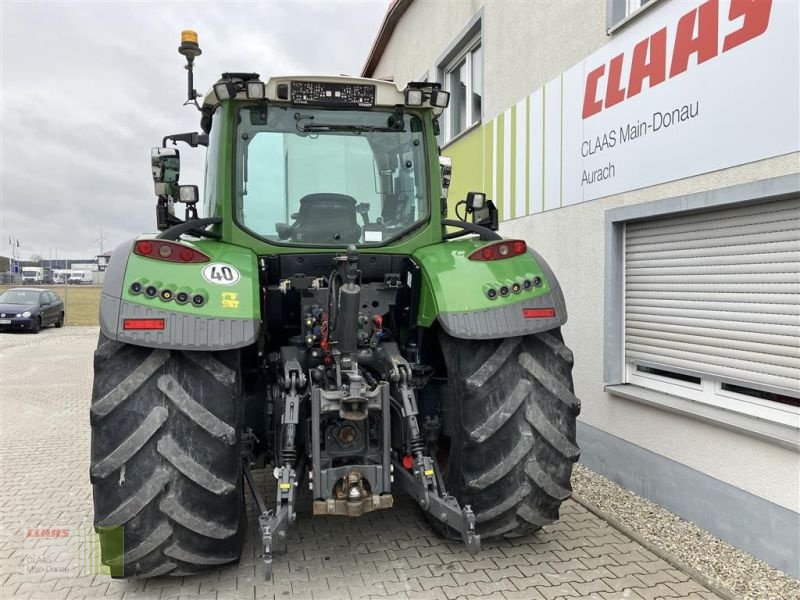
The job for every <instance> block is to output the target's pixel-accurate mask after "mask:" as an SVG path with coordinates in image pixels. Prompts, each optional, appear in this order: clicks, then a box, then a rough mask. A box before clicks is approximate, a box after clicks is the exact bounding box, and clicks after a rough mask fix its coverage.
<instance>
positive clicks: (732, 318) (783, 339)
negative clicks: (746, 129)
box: [625, 198, 800, 397]
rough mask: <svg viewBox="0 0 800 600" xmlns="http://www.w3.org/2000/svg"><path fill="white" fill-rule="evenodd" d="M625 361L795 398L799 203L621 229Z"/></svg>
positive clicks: (799, 381) (799, 376)
mask: <svg viewBox="0 0 800 600" xmlns="http://www.w3.org/2000/svg"><path fill="white" fill-rule="evenodd" d="M625 358H626V360H627V361H629V362H631V363H634V364H645V365H648V366H654V367H657V368H662V369H665V370H675V371H677V372H683V373H689V374H695V375H697V376H701V377H702V376H709V377H712V378H716V379H718V380H721V381H724V382H729V383H734V384H737V385H744V386H747V387H751V388H755V389H762V390H766V391H773V392H778V393H781V394H786V395H789V396H794V397H798V396H800V198H797V199H790V200H779V201H773V202H767V203H761V204H748V205H744V206H737V207H734V208H728V209H724V210H715V211H710V212H703V213H694V214H688V215H681V216H676V217H670V218H663V219H657V220H651V221H642V222H635V223H629V224H628V225H627V227H626V231H625Z"/></svg>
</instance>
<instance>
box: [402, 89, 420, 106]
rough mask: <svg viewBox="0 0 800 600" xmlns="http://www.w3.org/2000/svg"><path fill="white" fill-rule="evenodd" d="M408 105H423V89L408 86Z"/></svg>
mask: <svg viewBox="0 0 800 600" xmlns="http://www.w3.org/2000/svg"><path fill="white" fill-rule="evenodd" d="M405 97H406V106H422V102H423V101H424V99H425V98H424V96H423V93H422V90H415V89H412V88H408V89H406V91H405Z"/></svg>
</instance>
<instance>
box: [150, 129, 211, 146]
mask: <svg viewBox="0 0 800 600" xmlns="http://www.w3.org/2000/svg"><path fill="white" fill-rule="evenodd" d="M170 140H171V141H172V143H173V144H177V143H178V142H184V143H185V144H188V145H189V146H191V147H192V148H197V147H198V146H205V147H206V148H207V147H208V134H207V133H197V132H196V131H191V132H189V133H173V134H170V135H165V136H164V139H162V140H161V146H162V147H163V148H166V147H167V141H170Z"/></svg>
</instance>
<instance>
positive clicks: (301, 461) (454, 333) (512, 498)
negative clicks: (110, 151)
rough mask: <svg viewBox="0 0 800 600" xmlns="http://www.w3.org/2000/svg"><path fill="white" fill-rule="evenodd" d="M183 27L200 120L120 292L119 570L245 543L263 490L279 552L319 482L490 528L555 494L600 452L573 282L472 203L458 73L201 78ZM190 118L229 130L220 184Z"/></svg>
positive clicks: (459, 533)
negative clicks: (571, 300)
mask: <svg viewBox="0 0 800 600" xmlns="http://www.w3.org/2000/svg"><path fill="white" fill-rule="evenodd" d="M180 52H181V54H183V55H184V56H185V57H186V58H187V70H188V73H189V84H188V102H187V103H190V104H194V105H195V106H196V107H197V108H198V109H199V111H200V126H201V129H202V133H197V132H192V133H181V134H173V135H168V136H166V137H165V138H164V140H163V142H162V145H161V146H160V147H158V148H154V149H153V152H152V167H153V178H154V182H155V189H156V196H157V202H156V220H157V225H158V230H159V233H158V234H153V235H142V236H139V237H138V238H136V239H134V240H130V241H128V242H126V243H124V244H123V245H121V246H120V247H119V248H117V250H116V251H115V252H114V253H113V257H112V260H111V263H110V265H109V267H108V270H107V272H106V278H105V285H104V288H103V294H102V300H101V307H100V322H101V334H100V340H99V343H98V347H97V351H96V353H95V380H94V390H93V397H92V405H91V424H92V457H91V479H92V483H93V486H94V505H95V526H96V528H97V530H98V531H99V533H100V538H101V544H102V549H103V561H104V562H105V563H106V564H108V565H110V566H111V568H112V574H113V575H114V576H117V577H134V576H135V577H151V576H157V575H163V574H172V575H186V574H191V573H196V572H199V571H203V570H207V569H209V568H214V567H217V566H219V565H224V564H227V563H232V562H235V561H237V560H238V558H239V555H240V552H241V547H242V543H243V536H244V528H245V525H246V515H245V511H244V505H245V503H244V495H245V493H251V494H252V495H253V498H254V501H255V503H256V506H257V507H258V511H259V513H260V516H259V518H258V527H259V529H260V533H261V539H262V541H263V556H264V561H265V565H266V573H267V576H269V575H270V573H271V565H272V560H273V553H274V552H276V551H277V550H283V549H284V547H285V539H286V537H287V532H288V530H289V528H290V527H291V526H292V524H293V523H294V521H295V520H296V510H297V506H298V503H299V502H311V503H312V508H313V514H314V515H325V516H327V517H334V516H338V517H340V518H357V517H359V516H361V515H363V514H365V513H368V512H371V511H375V510H391V509H392V506H393V503H394V494H396V493H397V492H398V491H399V490H402V491H403V492H405V493H407V494H409V495H410V496H411V497H412V498H414V499H415V500H416V501H417V503H418V504H419V506H420V507H421V509H422V511H424V513H425V514H426V516H427V518H428V520H429V521H430V523H431V526H432V527H433V528H435V529H436V530H437V531H438V532H439V533H440V534H441V535H443V536H446V537H448V538H453V539H460V540H462V541H463V543H464V544H465V545H466V547H467V549H468V550H469V551H471V552H477V551H478V550H479V548H480V544H481V540H485V539H487V538H498V537H511V536H519V535H525V534H528V533H531V532H533V531H536V530H537V529H539V528H540V527H542V526H543V525H545V524H548V523H552V522H554V521H555V520H557V519H558V514H559V506H560V505H561V503H562V502H563V501H564V500H565V499H566V498H567V497H568V496H569V494H570V475H571V471H572V465H573V463H574V462H575V461H576V460H577V459H578V454H579V451H578V448H577V446H576V444H575V420H576V416H577V414H578V411H579V409H580V403H579V401H578V399H577V398H576V397H575V395H574V393H573V387H572V378H571V369H572V353H571V352H570V350H569V349H568V348H567V347H566V346H565V345H564V342H563V340H562V337H561V334H560V326H561V325H562V324H563V323H564V322H565V321H566V318H567V313H566V307H565V303H564V298H563V295H562V292H561V289H560V287H559V284H558V281H557V279H556V277H555V275H554V274H553V273H552V271H551V270H550V268H549V267H548V265H547V263H546V262H545V261H544V259H543V258H542V257H541V256H539V255H538V254H537V253H536V252H535V251H534V250H533V249H531V248H528V247H527V245H526V243H525V242H524V241H522V240H504V239H502V238H501V237H500V236H499V235H498V234H497V233H496V230H497V229H498V225H497V211H496V209H495V207H494V205H493V203H492V201H491V200H488V199H487V198H486V196H485V195H484V194H483V193H480V192H474V193H470V194H468V195H467V197H466V198H465V199H463V200H460V201H459V202H457V203H456V204H455V207H454V209H455V211H454V212H455V214H456V215H457V217H458V218H456V219H450V218H448V216H447V215H448V207H447V189H448V186H449V182H450V165H449V160H448V159H446V158H444V157H441V158H440V156H439V150H438V147H437V142H436V138H437V135H438V133H439V122H438V119H439V117H440V115H441V114H442V111H443V110H444V109H445V108H446V106H447V103H448V99H449V95H448V93H447V92H445V91H443V90H442V89H441V88H440V87H439V86H438V85H437V84H432V83H428V82H420V83H410V84H408V86H407V87H406V88H405V89H404V90H402V91H401V90H398V89H397V88H396V87H395V85H394V84H392V83H388V82H385V81H377V80H369V79H356V78H349V77H272V78H270V79H268V80H262V79H261V78H260V77H259V75H258V74H255V73H224V74H223V75H222V77H221V78H220V79H219V81H218V82H217V83H216V84H214V86H213V87H212V89H211V90H210V91H209V93H208V94H206V95H205V96H204V97H203V101H202V104H200V103H199V102H198V98H199V95H198V94H197V92H195V90H194V88H193V66H194V60H195V58H196V57H197V56H199V55H200V53H201V52H200V48H199V46H198V44H197V36H196V34H194V33H193V32H184V33H183V36H182V43H181V47H180ZM177 142H183V143H186V144H188V145H189V146H191V147H197V146H204V147H207V169H206V180H205V185H204V189H203V192H204V193H203V196H202V197H200V195H199V190H198V188H197V186H193V185H180V184H179V173H180V157H179V153H178V150H177V148H176V147H175V146H176V144H177ZM181 205H183V207H184V215H183V218H180V217H179V216H177V215H176V211H177V208H178V207H179V206H181ZM255 468H267V469H269V470H270V471H271V474H272V476H274V478H275V480H276V481H275V485H274V488H273V487H272V486H270V487H269V489H271V490H273V491H271V492H270V493H269V494H267V493H266V490H264V489H261V486H259V485H258V484H257V483H256V481H255V479H254V477H253V472H252V471H253V469H255ZM301 487H302V488H303V489H305V488H308V489H309V490H310V499H306V498H305V495H303V496H302V497H300V498H299V497H298V490H299V489H300V488H301Z"/></svg>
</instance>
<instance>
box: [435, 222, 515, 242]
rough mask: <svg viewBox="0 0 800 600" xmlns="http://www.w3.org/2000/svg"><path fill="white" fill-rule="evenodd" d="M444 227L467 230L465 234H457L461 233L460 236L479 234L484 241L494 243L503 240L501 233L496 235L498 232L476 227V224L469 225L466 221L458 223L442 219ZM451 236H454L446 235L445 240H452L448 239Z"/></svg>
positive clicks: (479, 226) (480, 226)
mask: <svg viewBox="0 0 800 600" xmlns="http://www.w3.org/2000/svg"><path fill="white" fill-rule="evenodd" d="M442 225H445V226H448V227H461V229H464V230H465V233H460V232H457V233H460V235H467V233H477V234H478V235H479V236H480V238H481V239H482V240H486V241H494V240H502V239H503V237H502V236H501V235H500V234H499V233H496V232H494V231H492V230H491V229H489V228H488V227H483V226H482V225H475V223H468V222H466V221H456V220H455V219H442ZM449 235H452V234H449V233H448V234H446V235H445V236H444V239H446V240H447V239H451V238H449V237H447V236H449ZM453 237H459V236H453Z"/></svg>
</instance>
